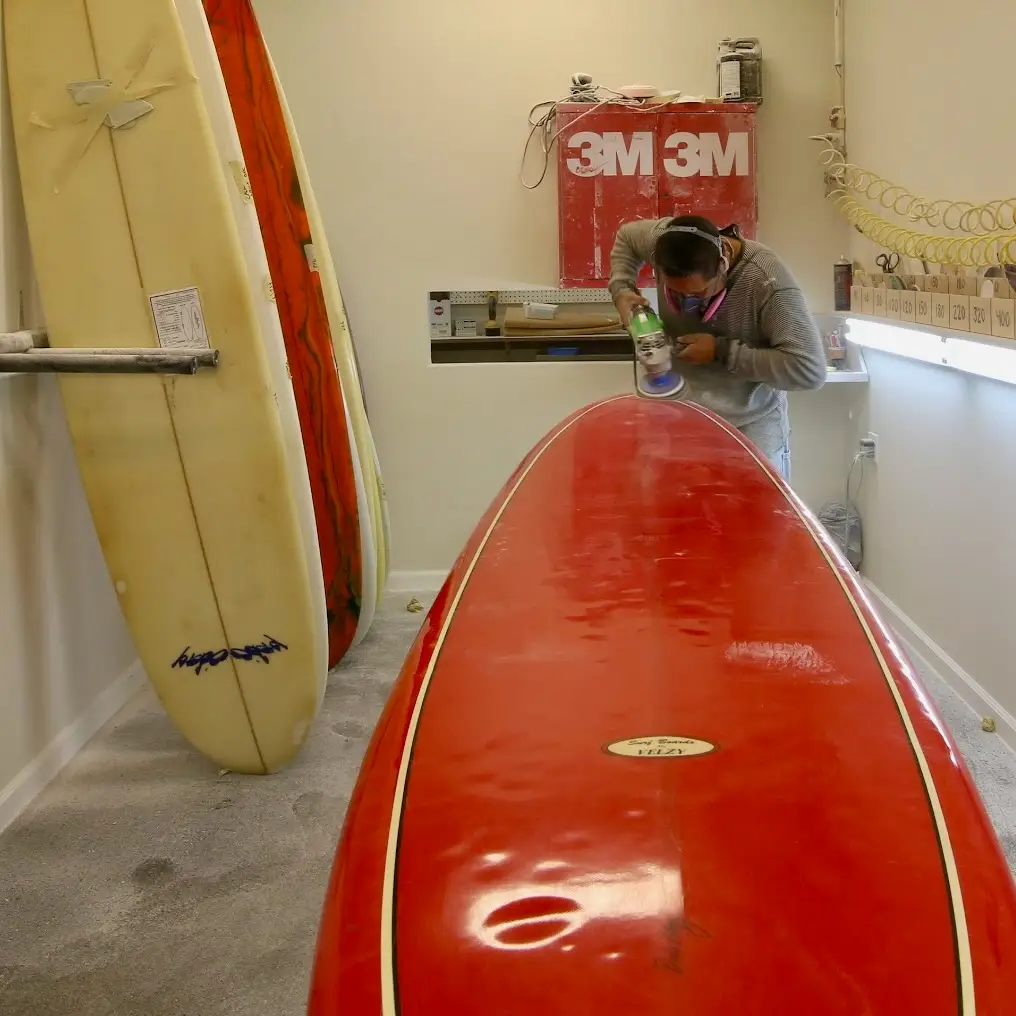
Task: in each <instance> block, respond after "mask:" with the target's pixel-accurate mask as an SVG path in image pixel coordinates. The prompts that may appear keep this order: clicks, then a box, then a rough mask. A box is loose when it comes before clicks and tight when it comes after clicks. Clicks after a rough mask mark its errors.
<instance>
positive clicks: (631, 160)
mask: <svg viewBox="0 0 1016 1016" xmlns="http://www.w3.org/2000/svg"><path fill="white" fill-rule="evenodd" d="M556 126H557V131H558V229H559V264H560V277H561V286H562V287H565V288H568V287H596V286H602V285H606V283H607V280H608V279H609V277H610V250H611V248H612V247H613V245H614V237H615V235H616V234H617V230H618V227H620V226H621V225H622V224H623V223H625V222H630V221H631V220H632V219H655V218H660V217H662V216H664V215H687V214H694V215H704V216H706V218H708V219H712V220H713V221H714V222H715V223H716V224H717V225H718V226H729V225H730V224H732V223H735V222H736V223H737V224H738V225H739V226H740V227H741V231H742V232H743V233H744V235H745V236H746V237H749V238H754V236H755V232H756V228H757V226H758V186H757V180H756V171H755V166H756V158H755V106H754V105H751V104H744V103H723V104H722V105H713V104H704V103H678V104H672V105H669V106H665V107H661V108H659V109H657V110H654V111H651V112H650V111H646V110H643V109H639V108H631V107H619V106H601V107H594V106H590V105H588V104H584V103H562V104H561V105H560V106H558V109H557V125H556ZM652 278H653V275H652V270H651V269H649V268H647V269H645V271H644V272H643V274H642V276H641V277H640V282H642V283H643V284H647V285H648V284H651V282H652Z"/></svg>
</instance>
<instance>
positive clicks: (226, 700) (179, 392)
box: [4, 0, 327, 773]
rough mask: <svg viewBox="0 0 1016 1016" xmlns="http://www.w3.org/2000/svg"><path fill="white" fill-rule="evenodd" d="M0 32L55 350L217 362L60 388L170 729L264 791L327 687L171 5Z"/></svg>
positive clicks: (312, 580) (312, 604)
mask: <svg viewBox="0 0 1016 1016" xmlns="http://www.w3.org/2000/svg"><path fill="white" fill-rule="evenodd" d="M4 16H5V35H6V45H7V63H8V73H9V76H10V90H11V100H12V109H13V119H14V130H15V138H16V141H17V149H18V158H19V163H20V166H21V177H22V183H23V187H24V192H25V205H26V211H27V215H28V224H29V233H30V236H31V241H32V249H33V255H34V260H35V265H36V271H37V275H38V279H39V286H40V290H41V294H42V299H43V304H44V309H45V313H46V319H47V326H48V329H49V334H50V341H51V343H52V344H53V345H54V346H57V347H82V346H95V345H102V346H108V347H114V346H158V345H160V344H161V345H163V346H172V345H180V344H187V345H200V344H203V343H205V342H207V343H208V344H210V345H211V346H212V347H214V348H216V349H218V350H219V351H220V357H221V359H220V366H219V368H218V369H217V370H215V371H209V372H205V373H201V374H199V375H197V376H196V377H181V378H154V377H112V376H107V377H85V376H73V377H66V378H64V379H62V382H61V387H62V392H63V398H64V404H65V407H66V410H67V416H68V421H69V424H70V429H71V433H72V436H73V438H74V443H75V447H76V450H77V455H78V462H79V466H80V469H81V474H82V479H83V482H84V486H85V490H86V493H87V495H88V499H89V503H90V506H91V510H92V515H93V518H94V520H95V524H96V528H97V530H98V533H99V538H100V541H101V543H102V547H103V551H104V553H105V556H106V561H107V564H108V567H109V570H110V574H111V576H112V578H113V580H114V583H115V585H116V589H117V591H118V593H119V595H120V602H121V604H122V607H123V610H124V614H125V616H126V618H127V621H128V624H129V625H130V628H131V631H132V633H133V636H134V639H135V642H136V645H137V648H138V652H139V655H140V656H141V659H142V661H143V663H144V665H145V668H146V670H147V672H148V676H149V678H150V680H151V681H152V683H153V685H154V686H155V688H156V690H157V692H158V694H159V697H160V699H161V700H162V702H163V704H164V705H165V707H166V710H167V712H168V713H169V714H170V716H171V717H172V719H173V720H174V721H175V722H176V724H177V726H178V727H179V729H180V730H181V732H182V733H183V734H184V735H185V736H186V737H187V738H188V739H189V740H190V741H191V743H192V744H194V746H195V747H197V748H198V749H199V750H200V751H202V752H203V753H205V754H206V755H208V756H209V757H210V758H211V759H213V760H214V761H215V762H216V763H218V764H219V765H220V766H223V767H225V768H228V769H233V770H237V771H241V772H251V773H257V772H270V771H274V770H276V769H278V768H280V767H281V766H283V765H285V764H286V762H288V761H289V760H290V759H292V757H293V756H294V755H295V754H296V752H297V751H298V750H299V748H300V746H301V745H302V744H303V742H304V741H305V739H306V737H307V734H308V731H309V730H310V728H311V725H312V723H313V720H314V717H315V714H316V712H317V709H318V707H319V705H320V702H321V697H322V694H323V689H324V683H325V679H326V668H327V658H326V640H325V616H324V609H323V600H322V598H321V596H319V594H318V587H319V585H320V582H321V578H320V571H317V572H316V574H315V573H312V567H313V566H312V564H311V561H312V558H313V557H316V547H315V546H313V545H312V544H310V543H309V540H308V537H309V533H308V531H307V514H306V513H307V506H308V505H309V503H310V493H309V489H308V483H307V479H306V468H305V466H304V467H303V473H302V476H301V466H300V463H299V462H296V463H294V462H292V461H291V460H288V458H289V457H288V456H287V449H290V448H292V447H294V434H293V411H292V410H288V409H287V408H286V405H287V403H288V400H289V399H291V398H292V394H291V392H290V393H289V395H288V396H287V395H286V391H285V386H284V385H281V384H278V383H277V374H278V362H277V361H278V351H277V349H276V350H275V351H274V352H273V351H272V350H273V345H272V344H273V343H275V342H278V341H279V339H278V337H277V336H276V337H274V338H273V337H272V335H271V330H272V329H271V327H270V322H271V316H270V315H268V316H267V318H266V315H265V314H264V310H263V307H262V306H260V304H261V303H262V302H263V299H264V293H263V292H262V291H260V290H259V286H260V285H261V283H260V282H259V281H257V280H256V279H255V278H253V277H252V275H256V274H257V272H259V271H260V270H261V269H260V268H256V269H254V270H253V271H252V268H251V265H250V264H249V263H248V261H247V259H246V258H245V253H244V252H245V244H244V241H242V240H241V233H240V230H239V229H238V223H237V218H236V215H235V213H234V209H233V207H231V197H230V188H232V187H234V184H233V183H232V182H229V181H227V179H226V176H225V174H224V173H223V170H222V166H221V162H220V156H219V153H218V151H217V147H216V144H215V139H214V133H213V129H212V126H211V122H210V120H209V116H208V111H207V109H206V107H205V104H204V101H203V98H202V95H201V91H200V88H199V86H198V84H197V82H196V79H195V69H194V65H193V62H192V59H191V56H190V54H189V52H188V47H187V45H186V41H185V38H184V35H183V31H182V28H181V24H180V21H179V19H178V17H177V12H176V9H175V7H174V4H173V0H4ZM248 250H249V245H248ZM262 254H263V252H262ZM266 320H267V321H268V323H269V327H268V332H269V334H268V335H264V334H263V333H262V325H263V324H264V323H265V321H266ZM273 358H274V359H275V360H276V370H275V376H273V369H272V361H273ZM277 398H278V403H277ZM295 437H296V441H297V443H298V441H299V434H298V431H297V433H296V435H295ZM312 551H313V552H314V553H312Z"/></svg>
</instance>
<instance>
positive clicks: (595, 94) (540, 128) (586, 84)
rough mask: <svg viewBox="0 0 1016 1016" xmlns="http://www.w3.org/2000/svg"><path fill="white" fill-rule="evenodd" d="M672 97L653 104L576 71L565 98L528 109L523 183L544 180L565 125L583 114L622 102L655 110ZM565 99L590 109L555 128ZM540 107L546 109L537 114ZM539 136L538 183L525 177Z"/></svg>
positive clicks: (529, 185)
mask: <svg viewBox="0 0 1016 1016" xmlns="http://www.w3.org/2000/svg"><path fill="white" fill-rule="evenodd" d="M673 97H674V96H673V95H668V96H667V98H666V99H665V100H663V101H661V102H656V103H652V104H650V103H649V102H647V101H646V100H645V99H632V98H629V97H628V96H626V95H624V94H622V93H621V92H617V91H615V90H614V89H613V88H607V87H605V86H604V85H597V84H594V82H593V79H592V77H591V76H590V75H588V74H573V75H572V81H571V87H570V88H569V91H568V94H567V95H566V96H565V97H564V98H561V99H549V100H547V101H546V102H538V103H537V104H536V105H535V106H533V108H532V109H531V110H530V111H529V126H530V131H529V137H528V138H527V140H526V147H525V148H524V149H523V150H522V165H521V167H520V170H519V178H520V179H521V181H522V186H523V187H525V188H526V190H536V188H537V187H539V186H540V184H541V183H543V181H544V180H545V179H546V178H547V172H548V171H549V169H550V155H551V152H552V151H553V150H554V145H555V144H556V143H557V139H558V138H559V137H560V136H561V134H562V133H563V132H564V131H565V130H566V129H568V128H571V127H574V126H575V124H576V123H577V122H578V121H579V120H581V119H582V118H583V117H585V116H588V115H589V114H590V113H595V112H596V111H597V110H600V109H603V108H604V107H605V106H623V107H625V108H626V109H635V110H639V111H640V112H643V113H655V112H656V111H657V110H658V109H662V108H663V107H664V106H668V105H670V103H671V102H672V100H673ZM566 102H584V103H588V105H589V109H587V110H586V111H585V112H584V113H580V114H579V115H578V116H577V117H575V118H574V119H573V120H571V121H569V123H568V126H567V128H565V127H562V128H561V129H560V130H557V131H555V130H554V123H555V120H556V119H557V108H558V106H560V105H561V104H562V103H566ZM540 110H543V111H544V112H542V113H540V115H539V116H536V114H537V113H538V112H539V111H540ZM534 116H536V119H535V120H534V119H533V117H534ZM537 136H538V137H539V138H540V149H541V151H542V153H543V168H542V169H541V171H540V176H539V178H538V179H537V181H536V182H535V183H528V182H527V181H526V160H527V159H528V158H529V149H530V146H531V145H532V143H533V139H534V138H535V137H537Z"/></svg>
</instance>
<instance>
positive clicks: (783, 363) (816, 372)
mask: <svg viewBox="0 0 1016 1016" xmlns="http://www.w3.org/2000/svg"><path fill="white" fill-rule="evenodd" d="M763 324H764V326H765V330H766V333H767V334H768V335H769V336H770V345H769V346H768V347H765V346H763V347H754V346H748V345H746V344H745V343H743V342H740V341H738V340H737V339H734V338H724V339H722V340H720V341H719V343H718V345H717V359H718V360H719V361H720V362H721V363H723V364H724V366H726V368H727V370H729V371H730V373H731V374H733V375H734V376H735V377H739V378H743V379H744V380H745V381H760V382H762V383H764V384H767V385H770V386H771V387H772V388H776V389H778V390H780V391H785V392H790V391H805V390H810V389H814V388H821V387H822V385H824V384H825V382H826V377H827V371H826V355H825V347H824V346H823V344H822V336H821V335H820V333H819V330H818V327H817V326H816V325H815V319H814V318H813V317H812V316H811V312H810V311H809V310H808V307H807V304H806V303H805V302H804V296H803V294H802V293H801V291H800V290H797V289H785V290H780V291H779V292H777V293H775V294H774V295H773V296H772V298H771V299H770V300H769V302H768V303H767V304H766V306H765V308H764V309H763Z"/></svg>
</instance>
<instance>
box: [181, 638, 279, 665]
mask: <svg viewBox="0 0 1016 1016" xmlns="http://www.w3.org/2000/svg"><path fill="white" fill-rule="evenodd" d="M264 639H265V641H264V642H258V643H257V644H255V645H250V646H244V647H243V648H242V649H206V650H205V651H204V652H201V653H192V652H191V647H190V646H187V648H186V649H184V651H183V652H182V653H181V654H180V655H179V656H178V657H177V658H176V659H175V660H174V661H173V665H172V669H173V670H183V669H190V670H193V671H194V673H195V674H200V673H201V671H202V670H204V669H205V668H206V667H207V668H209V669H212V668H214V667H218V666H219V665H220V664H223V663H225V662H226V660H240V661H241V662H243V663H266V664H267V663H271V662H272V661H271V657H273V656H275V655H277V654H278V653H284V652H287V651H288V649H289V646H287V645H286V644H285V642H280V641H279V640H278V639H273V638H272V637H271V636H270V635H265V636H264Z"/></svg>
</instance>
